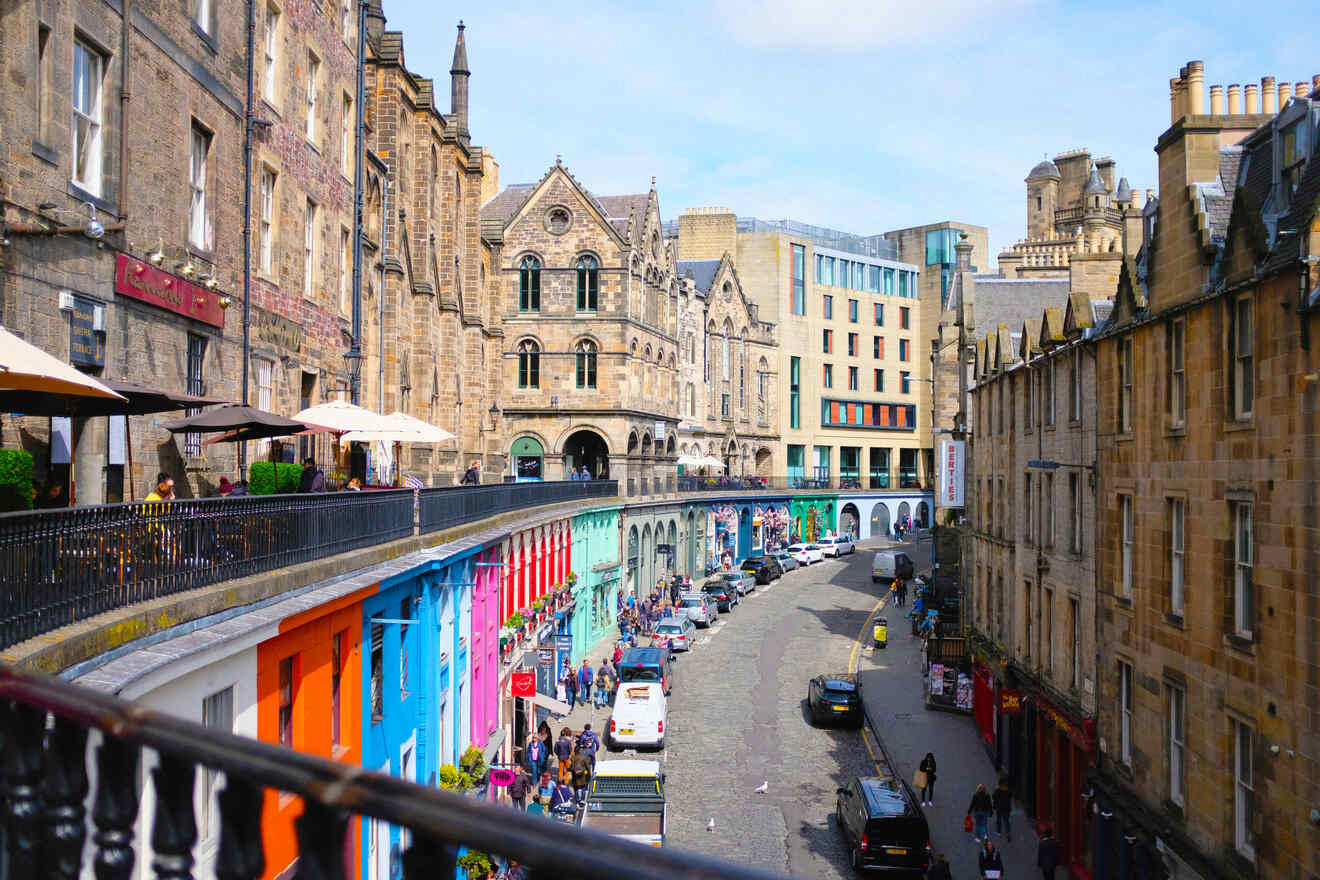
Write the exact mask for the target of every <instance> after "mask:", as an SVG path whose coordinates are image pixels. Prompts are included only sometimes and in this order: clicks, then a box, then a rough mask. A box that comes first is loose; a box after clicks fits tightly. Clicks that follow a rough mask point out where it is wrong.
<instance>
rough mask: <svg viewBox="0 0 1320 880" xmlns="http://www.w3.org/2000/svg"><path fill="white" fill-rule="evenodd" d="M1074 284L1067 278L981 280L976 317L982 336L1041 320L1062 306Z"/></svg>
mask: <svg viewBox="0 0 1320 880" xmlns="http://www.w3.org/2000/svg"><path fill="white" fill-rule="evenodd" d="M1070 283H1071V282H1070V281H1069V280H1068V279H1067V278H999V277H998V276H991V277H979V276H978V277H977V278H976V293H975V296H974V301H973V314H972V317H973V318H974V319H975V321H976V328H977V330H978V332H979V331H984V330H988V329H990V328H993V327H998V326H999V325H1000V324H1004V325H1006V326H1009V327H1021V326H1022V324H1023V322H1024V321H1026V320H1027V319H1028V318H1039V317H1040V314H1041V311H1043V310H1044V309H1045V308H1046V307H1048V306H1062V305H1063V304H1064V302H1066V301H1067V299H1068V287H1069V284H1070ZM951 307H952V306H951Z"/></svg>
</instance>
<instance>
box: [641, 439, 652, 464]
mask: <svg viewBox="0 0 1320 880" xmlns="http://www.w3.org/2000/svg"><path fill="white" fill-rule="evenodd" d="M650 457H651V435H650V434H649V433H647V434H643V435H642V458H650Z"/></svg>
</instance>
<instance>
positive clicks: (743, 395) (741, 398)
mask: <svg viewBox="0 0 1320 880" xmlns="http://www.w3.org/2000/svg"><path fill="white" fill-rule="evenodd" d="M745 348H746V346H745V345H744V349H745ZM746 406H747V364H746V358H745V357H740V358H738V408H739V409H743V408H744V407H746Z"/></svg>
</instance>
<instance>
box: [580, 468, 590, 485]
mask: <svg viewBox="0 0 1320 880" xmlns="http://www.w3.org/2000/svg"><path fill="white" fill-rule="evenodd" d="M578 479H579V480H582V481H583V482H587V481H589V480H590V479H591V471H589V470H587V466H586V465H585V464H584V465H583V466H582V472H581V473H580V474H579V475H578Z"/></svg>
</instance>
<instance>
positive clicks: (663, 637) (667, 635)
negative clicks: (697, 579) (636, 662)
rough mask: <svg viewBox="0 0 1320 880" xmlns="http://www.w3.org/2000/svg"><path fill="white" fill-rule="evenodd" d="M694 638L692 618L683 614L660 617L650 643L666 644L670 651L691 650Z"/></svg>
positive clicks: (694, 628) (656, 644) (694, 630)
mask: <svg viewBox="0 0 1320 880" xmlns="http://www.w3.org/2000/svg"><path fill="white" fill-rule="evenodd" d="M696 638H697V628H696V626H694V625H693V623H692V618H690V617H688V616H687V615H686V614H684V615H682V616H681V617H674V616H670V617H662V618H660V622H659V623H657V624H656V625H655V634H654V635H652V636H651V644H652V645H653V646H660V645H664V644H667V645H669V649H670V650H671V651H691V650H692V643H693V642H694V641H696ZM624 656H627V655H624ZM620 679H622V675H620Z"/></svg>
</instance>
